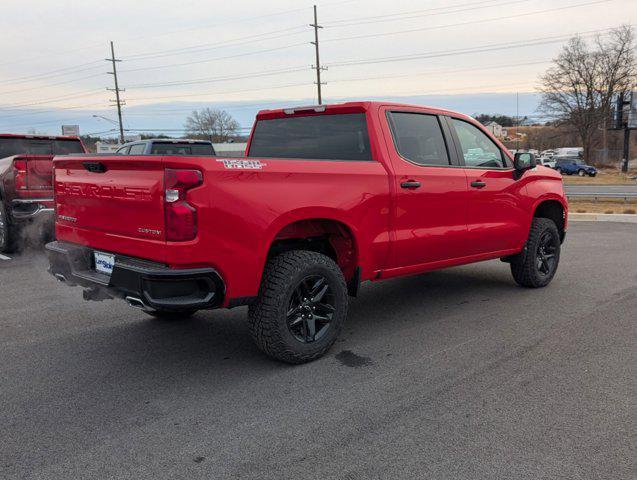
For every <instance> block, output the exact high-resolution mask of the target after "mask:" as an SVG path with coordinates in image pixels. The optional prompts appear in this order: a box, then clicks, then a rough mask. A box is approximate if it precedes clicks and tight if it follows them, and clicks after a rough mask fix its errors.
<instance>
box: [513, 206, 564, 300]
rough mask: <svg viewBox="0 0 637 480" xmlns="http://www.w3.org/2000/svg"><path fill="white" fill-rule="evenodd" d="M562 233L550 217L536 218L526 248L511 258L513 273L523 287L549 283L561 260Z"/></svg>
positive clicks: (542, 285)
mask: <svg viewBox="0 0 637 480" xmlns="http://www.w3.org/2000/svg"><path fill="white" fill-rule="evenodd" d="M560 246H561V244H560V234H559V232H558V230H557V226H556V225H555V223H554V222H553V221H552V220H549V219H548V218H534V219H533V223H532V224H531V231H530V232H529V238H528V239H527V241H526V244H525V245H524V250H523V251H522V252H521V253H519V254H518V255H516V256H514V257H513V258H512V259H511V273H512V274H513V278H514V279H515V281H516V282H517V283H518V284H519V285H522V286H523V287H529V288H539V287H545V286H546V285H548V284H549V283H550V282H551V280H552V279H553V276H555V272H556V271H557V266H558V264H559V262H560Z"/></svg>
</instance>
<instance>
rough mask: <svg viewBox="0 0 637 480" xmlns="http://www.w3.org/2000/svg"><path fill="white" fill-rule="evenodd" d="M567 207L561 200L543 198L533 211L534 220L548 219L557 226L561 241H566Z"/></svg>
mask: <svg viewBox="0 0 637 480" xmlns="http://www.w3.org/2000/svg"><path fill="white" fill-rule="evenodd" d="M566 213H567V207H566V205H565V204H564V202H563V201H562V199H561V198H559V199H558V198H552V197H550V198H543V199H540V200H539V201H538V203H537V204H536V205H535V207H534V209H533V218H548V219H549V220H552V221H553V222H554V223H555V225H556V226H557V230H558V232H559V233H560V241H562V242H563V241H564V236H565V235H566V226H567V224H566Z"/></svg>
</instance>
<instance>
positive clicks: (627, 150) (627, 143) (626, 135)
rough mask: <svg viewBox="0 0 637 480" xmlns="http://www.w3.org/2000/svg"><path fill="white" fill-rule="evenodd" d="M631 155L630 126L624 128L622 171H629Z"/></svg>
mask: <svg viewBox="0 0 637 480" xmlns="http://www.w3.org/2000/svg"><path fill="white" fill-rule="evenodd" d="M629 155H630V128H628V126H626V127H625V128H624V158H622V172H623V173H628V160H629Z"/></svg>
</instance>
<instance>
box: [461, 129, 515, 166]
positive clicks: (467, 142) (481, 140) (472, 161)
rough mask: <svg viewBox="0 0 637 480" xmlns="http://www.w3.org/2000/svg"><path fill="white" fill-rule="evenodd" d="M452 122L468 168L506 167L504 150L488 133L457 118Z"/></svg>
mask: <svg viewBox="0 0 637 480" xmlns="http://www.w3.org/2000/svg"><path fill="white" fill-rule="evenodd" d="M451 120H452V122H453V125H454V127H455V128H456V133H457V135H458V140H459V141H460V148H461V149H462V155H463V157H464V163H465V165H466V166H467V167H481V168H504V167H506V163H505V161H504V156H503V154H502V150H500V148H498V146H497V145H496V144H495V143H494V142H493V140H491V139H490V138H489V137H488V136H487V134H486V133H484V132H483V131H482V130H480V129H479V128H478V127H476V126H475V125H472V124H470V123H469V122H465V121H464V120H458V119H457V118H452V119H451Z"/></svg>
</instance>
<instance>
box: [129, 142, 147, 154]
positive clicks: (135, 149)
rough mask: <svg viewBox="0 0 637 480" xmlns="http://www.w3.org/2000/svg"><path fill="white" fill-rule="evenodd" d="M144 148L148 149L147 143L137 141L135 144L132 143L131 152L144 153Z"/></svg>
mask: <svg viewBox="0 0 637 480" xmlns="http://www.w3.org/2000/svg"><path fill="white" fill-rule="evenodd" d="M144 150H146V144H145V143H137V144H135V145H131V147H130V154H131V155H143V154H144Z"/></svg>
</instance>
